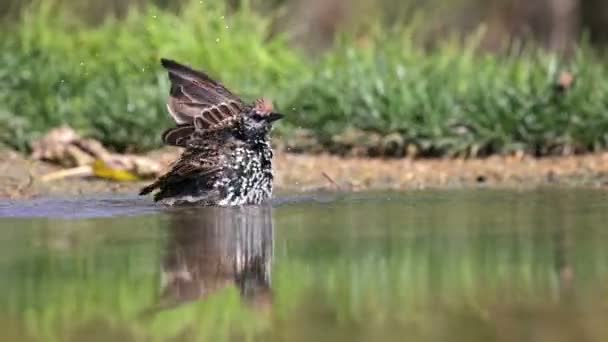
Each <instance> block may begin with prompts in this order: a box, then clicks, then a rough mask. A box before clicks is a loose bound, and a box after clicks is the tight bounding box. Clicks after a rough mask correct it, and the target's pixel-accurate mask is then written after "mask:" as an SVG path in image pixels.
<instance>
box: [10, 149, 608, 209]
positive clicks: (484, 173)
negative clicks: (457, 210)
mask: <svg viewBox="0 0 608 342" xmlns="http://www.w3.org/2000/svg"><path fill="white" fill-rule="evenodd" d="M176 155H177V154H176V151H175V150H160V151H155V152H153V153H150V154H149V156H150V157H151V158H155V159H157V160H161V161H162V162H163V164H165V165H167V164H168V163H169V162H170V161H171V160H172V159H173V158H175V157H176ZM275 163H276V175H277V177H276V187H277V189H279V191H300V192H301V191H317V190H323V189H324V190H342V191H362V190H384V189H391V190H408V189H421V188H463V187H501V188H534V187H539V186H564V187H594V188H604V189H607V190H608V152H604V153H598V154H590V155H582V156H564V157H549V158H541V159H537V158H532V157H528V156H508V157H501V156H494V157H490V158H485V159H467V160H465V159H430V160H429V159H421V160H413V159H368V158H343V157H338V156H331V155H323V154H322V155H302V154H291V153H278V154H277V156H276V159H275ZM59 169H60V168H59V167H57V166H55V165H52V164H49V163H45V162H41V161H35V160H31V159H29V158H27V157H26V156H23V155H21V154H19V153H16V152H13V151H9V150H3V151H0V198H1V199H19V198H32V197H41V196H73V195H92V194H96V193H121V194H135V193H136V192H137V191H138V189H139V188H140V187H141V186H142V185H143V184H145V183H147V182H149V180H146V181H141V182H140V181H137V182H110V181H105V180H101V179H92V178H68V179H62V180H57V181H50V182H43V181H41V180H40V177H41V176H42V175H45V174H47V173H50V172H53V171H57V170H59Z"/></svg>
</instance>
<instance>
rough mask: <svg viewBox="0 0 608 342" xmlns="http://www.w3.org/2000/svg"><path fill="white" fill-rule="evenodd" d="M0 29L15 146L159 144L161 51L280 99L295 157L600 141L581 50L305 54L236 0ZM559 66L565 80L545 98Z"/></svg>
mask: <svg viewBox="0 0 608 342" xmlns="http://www.w3.org/2000/svg"><path fill="white" fill-rule="evenodd" d="M6 25H11V26H12V27H11V28H10V29H11V32H12V34H6V35H2V37H0V49H1V51H2V52H0V84H2V87H1V88H0V141H2V142H3V143H6V144H8V145H10V146H12V147H14V148H17V149H20V150H27V149H28V148H29V144H30V143H31V141H32V140H33V139H36V138H37V137H39V136H40V135H41V134H44V133H45V132H46V131H48V130H49V129H50V128H53V127H56V126H58V125H64V124H67V125H71V126H73V127H75V128H76V129H78V130H79V131H81V132H83V133H84V134H86V135H88V136H91V137H95V138H98V139H100V140H101V141H102V142H103V143H104V144H106V145H108V146H111V147H112V148H114V149H116V150H118V151H124V150H140V151H141V150H147V149H151V148H154V147H157V146H159V144H160V139H159V134H160V132H162V131H163V130H164V129H165V128H166V127H167V126H168V125H170V122H169V119H168V117H167V114H166V111H165V105H164V102H165V99H166V93H167V88H168V83H167V80H166V76H165V74H164V72H163V71H162V70H161V69H160V67H159V66H158V59H159V58H160V57H161V56H165V57H170V58H173V59H177V60H180V61H184V62H186V63H189V64H192V65H194V66H196V67H200V68H204V69H205V70H207V71H208V72H209V73H210V74H212V75H213V76H216V77H218V78H219V79H221V80H222V81H223V82H224V83H225V84H227V85H228V86H229V87H230V88H232V89H234V90H235V91H237V92H239V93H240V94H241V95H243V96H244V97H245V98H247V99H253V97H254V96H258V95H265V96H269V97H272V98H274V99H276V102H277V106H278V108H279V109H280V110H281V111H283V112H285V113H286V114H288V119H287V120H285V121H284V122H283V123H281V124H280V126H279V127H278V129H277V135H278V136H280V137H282V139H280V141H281V142H282V143H283V144H284V145H285V146H287V147H289V148H291V149H293V150H295V151H310V150H312V149H315V150H318V149H319V148H321V149H324V150H330V151H333V152H336V153H347V152H351V151H358V152H360V153H364V154H370V155H392V156H402V155H405V154H416V155H423V156H443V155H473V156H476V155H487V154H492V153H512V152H514V151H524V152H527V153H532V154H536V155H546V154H552V153H566V152H588V151H595V150H599V149H603V148H605V147H606V146H607V145H608V133H607V132H608V101H607V100H608V85H607V84H606V83H605V82H603V80H604V79H605V78H606V77H607V76H608V65H607V64H606V63H605V62H602V61H601V60H600V59H599V58H597V57H596V56H595V55H594V53H593V52H592V51H590V50H588V49H585V48H583V49H581V50H580V51H578V52H577V53H576V56H575V57H574V58H572V59H571V60H569V61H568V62H565V63H563V62H561V61H560V60H559V59H558V58H557V57H555V56H552V55H551V54H549V53H545V52H542V51H539V50H535V49H529V50H526V51H523V52H522V51H518V52H517V53H515V52H514V53H511V54H507V55H489V54H482V53H480V52H478V49H477V44H476V42H477V40H476V39H475V37H472V38H471V39H468V40H467V41H465V42H462V41H460V40H458V39H456V38H447V39H446V40H445V42H443V43H442V44H439V45H438V46H437V47H435V48H433V49H432V50H431V51H428V50H425V49H423V48H421V44H419V43H417V39H416V34H415V32H416V30H415V29H414V28H407V29H405V28H400V29H395V30H388V29H379V28H377V27H375V28H374V27H372V28H371V29H368V30H363V32H365V33H360V34H358V35H356V36H355V35H350V36H348V35H347V36H344V37H341V38H340V39H338V41H337V42H336V44H335V45H334V47H332V48H330V49H329V50H327V51H326V52H325V53H324V54H323V55H322V56H319V57H315V58H311V57H310V55H308V54H307V53H306V52H305V51H300V50H295V49H293V48H291V47H290V44H289V39H288V37H287V36H285V35H281V34H271V25H272V16H271V15H267V14H262V13H258V12H256V11H254V10H253V9H252V8H250V7H249V6H247V2H243V4H242V6H240V7H239V8H238V10H236V11H234V10H230V11H229V10H228V9H227V8H226V7H225V5H224V4H223V2H215V1H204V2H203V1H198V0H192V1H189V2H187V3H186V4H184V5H183V6H182V7H181V9H179V10H178V11H177V12H171V11H167V10H160V9H158V8H156V7H153V6H152V7H146V8H145V9H140V10H135V9H133V10H132V11H131V12H129V14H127V15H126V17H124V18H121V19H112V18H110V19H108V20H106V21H105V22H104V23H103V24H100V25H95V26H91V25H87V24H85V23H83V22H81V21H80V20H79V19H78V18H76V17H75V16H73V15H70V11H69V10H67V9H65V8H63V7H61V6H59V5H57V4H55V2H54V1H48V2H46V1H45V2H40V3H37V4H34V5H32V6H31V8H29V9H28V10H26V11H24V12H23V15H22V17H21V19H20V20H18V21H17V22H15V23H12V24H6ZM413 26H415V25H413ZM563 71H569V72H572V73H573V74H574V75H575V76H576V83H575V84H574V86H573V87H571V88H569V89H568V90H566V91H557V90H556V88H555V82H556V79H557V78H558V77H559V74H560V73H561V72H563Z"/></svg>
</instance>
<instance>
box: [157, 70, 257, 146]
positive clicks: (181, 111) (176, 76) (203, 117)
mask: <svg viewBox="0 0 608 342" xmlns="http://www.w3.org/2000/svg"><path fill="white" fill-rule="evenodd" d="M161 64H162V65H163V67H165V68H166V69H167V70H168V72H169V80H170V81H171V90H170V94H169V100H168V103H167V108H168V110H169V113H170V114H171V117H172V118H173V120H174V121H175V122H176V123H177V124H178V126H177V127H174V128H170V129H169V130H167V131H165V133H163V141H164V142H165V143H166V144H168V145H175V146H184V144H185V142H186V141H187V138H188V137H189V136H190V135H191V134H192V133H193V132H194V131H195V130H200V131H205V130H214V129H218V128H222V127H226V126H227V125H230V124H231V123H233V122H234V121H235V120H236V119H237V118H238V116H239V114H240V113H241V112H242V111H243V109H244V108H245V105H244V104H243V101H242V100H241V99H240V98H239V97H238V96H236V95H234V94H233V93H232V92H231V91H230V90H228V89H227V88H226V87H224V86H223V85H222V84H221V83H219V82H217V81H215V80H213V79H211V78H210V77H209V76H208V75H207V74H205V73H203V72H201V71H197V70H193V69H191V68H190V67H188V66H185V65H182V64H180V63H177V62H174V61H171V60H168V59H161Z"/></svg>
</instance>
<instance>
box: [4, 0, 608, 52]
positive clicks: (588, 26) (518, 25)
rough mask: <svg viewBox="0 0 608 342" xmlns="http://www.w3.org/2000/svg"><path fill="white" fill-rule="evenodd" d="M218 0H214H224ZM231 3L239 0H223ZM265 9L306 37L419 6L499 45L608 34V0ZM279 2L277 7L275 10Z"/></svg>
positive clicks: (144, 1)
mask: <svg viewBox="0 0 608 342" xmlns="http://www.w3.org/2000/svg"><path fill="white" fill-rule="evenodd" d="M188 1H189V0H126V1H120V0H110V1H104V2H93V1H87V0H51V2H54V3H56V4H57V5H59V6H66V7H69V8H70V9H71V10H72V11H73V12H74V13H75V14H76V15H77V16H79V17H80V18H82V19H83V21H86V22H87V23H89V24H100V23H102V22H103V21H104V20H105V19H106V18H107V17H108V16H112V17H118V18H121V17H125V16H126V15H127V13H128V12H129V10H130V9H131V8H134V7H135V8H140V9H141V8H144V7H146V6H148V5H154V6H157V7H159V8H162V9H167V10H173V11H176V10H178V9H179V8H180V7H182V6H183V5H184V3H186V2H188ZM221 1H223V0H214V1H211V2H221ZM225 1H226V3H227V5H228V6H229V7H230V8H231V9H232V10H238V8H239V7H241V6H242V5H243V1H241V0H225ZM31 3H32V1H22V0H2V1H0V6H1V7H0V13H4V19H5V20H11V19H14V18H16V17H17V16H18V15H19V13H21V12H22V11H23V10H24V9H25V8H27V7H28V6H30V5H31ZM248 4H250V5H252V6H254V7H255V8H257V9H259V10H261V11H269V12H274V13H273V14H277V13H280V15H279V16H278V17H279V18H277V19H278V20H277V21H276V24H277V26H279V27H280V29H281V30H286V31H290V32H291V33H295V34H297V36H298V38H301V39H302V42H300V43H302V44H304V45H305V46H307V47H309V46H310V45H313V46H314V45H323V46H326V45H329V44H331V42H332V41H333V38H334V36H335V35H336V33H338V32H339V31H340V30H344V29H348V28H349V26H351V27H350V28H352V25H353V24H355V25H356V24H361V22H366V21H369V20H370V18H372V17H373V16H379V17H381V19H382V20H383V21H384V23H385V24H386V25H387V26H390V25H404V24H405V25H407V24H409V23H411V22H412V20H413V16H414V14H420V13H424V14H425V16H426V17H427V18H428V20H425V26H426V27H425V30H426V31H427V33H428V34H429V38H435V39H438V38H440V37H441V36H443V35H444V34H446V33H447V34H452V33H454V32H459V33H467V32H471V31H473V30H475V29H477V28H479V26H480V25H485V26H486V27H487V32H486V37H484V41H485V42H486V44H487V46H488V47H490V48H497V47H500V46H502V45H503V43H504V42H505V41H509V40H512V39H531V40H534V41H536V42H540V43H541V44H542V45H543V46H545V47H548V48H551V49H555V50H558V51H563V50H567V49H569V48H572V47H573V46H574V45H575V44H576V43H577V42H578V41H579V40H580V38H581V35H582V33H586V34H587V35H588V39H589V41H591V42H592V43H593V44H597V45H600V46H601V45H604V44H606V42H607V40H608V28H607V26H606V22H607V21H608V3H606V2H605V1H601V0H537V1H525V0H489V1H482V0H451V1H438V0H404V1H396V0H380V1H372V0H327V1H324V0H251V1H248ZM277 10H278V11H277Z"/></svg>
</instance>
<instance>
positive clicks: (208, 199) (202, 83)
mask: <svg viewBox="0 0 608 342" xmlns="http://www.w3.org/2000/svg"><path fill="white" fill-rule="evenodd" d="M161 64H162V65H163V67H165V69H167V70H168V72H169V80H170V82H171V90H170V96H169V100H168V104H167V108H168V110H169V113H170V114H171V117H172V118H173V120H174V121H175V123H176V124H177V125H176V126H175V127H173V128H170V129H168V130H167V131H165V132H164V133H163V135H162V139H163V142H164V143H165V144H167V145H172V146H178V147H182V148H184V150H183V152H182V154H181V156H180V157H179V159H178V160H176V161H175V162H174V163H173V164H172V166H171V169H170V170H169V171H168V172H167V173H166V174H164V175H162V176H161V177H159V178H158V179H157V180H156V181H155V182H154V183H152V184H150V185H149V186H147V187H145V188H143V189H142V190H141V192H140V195H146V194H148V193H150V192H152V191H154V190H156V189H158V190H159V191H158V192H157V193H156V194H155V196H154V200H155V201H157V202H160V203H163V204H166V205H183V204H195V205H201V206H239V205H246V204H260V203H263V202H264V201H266V200H268V199H269V198H270V197H271V195H272V181H273V171H272V148H271V145H270V137H269V134H270V130H271V128H272V123H273V122H274V121H276V120H278V119H280V118H282V117H283V115H282V114H279V113H276V112H274V111H273V106H272V103H271V102H270V101H269V100H267V99H258V100H256V101H255V102H254V103H252V104H246V103H245V102H243V101H242V100H241V99H240V98H239V97H238V96H236V95H234V94H233V93H232V92H231V91H230V90H228V89H226V88H225V87H224V86H223V85H222V84H220V83H219V82H216V81H214V80H213V79H211V78H210V77H209V76H208V75H206V74H205V73H203V72H201V71H196V70H193V69H191V68H190V67H187V66H185V65H182V64H179V63H177V62H174V61H170V60H167V59H161Z"/></svg>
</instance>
